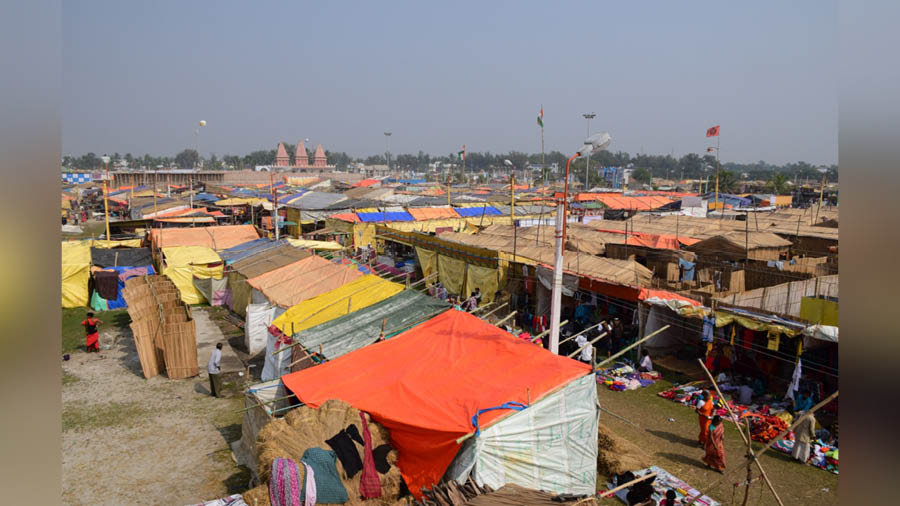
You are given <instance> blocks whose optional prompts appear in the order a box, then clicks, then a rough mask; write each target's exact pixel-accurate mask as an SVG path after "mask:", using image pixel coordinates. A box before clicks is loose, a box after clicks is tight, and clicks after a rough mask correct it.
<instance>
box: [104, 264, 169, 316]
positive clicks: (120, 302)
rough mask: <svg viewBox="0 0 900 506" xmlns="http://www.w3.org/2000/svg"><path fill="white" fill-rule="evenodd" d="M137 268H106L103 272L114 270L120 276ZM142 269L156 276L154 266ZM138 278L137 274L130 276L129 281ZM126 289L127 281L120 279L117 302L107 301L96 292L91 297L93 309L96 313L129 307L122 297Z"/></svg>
mask: <svg viewBox="0 0 900 506" xmlns="http://www.w3.org/2000/svg"><path fill="white" fill-rule="evenodd" d="M136 268H137V267H127V266H126V267H122V266H120V267H105V268H104V269H103V270H105V271H110V270H114V271H116V272H117V273H119V274H122V273H123V272H125V271H127V270H131V269H136ZM140 268H142V269H146V270H147V274H148V275H150V276H152V275H154V274H156V271H154V270H153V266H152V265H145V266H141V267H140ZM135 276H137V274H135V275H132V276H128V279H131V278H133V277H135ZM124 289H125V281H122V280H121V279H119V282H118V286H117V287H116V299H115V300H106V299H104V298H102V297H100V295H99V294H98V293H97V290H94V291H93V292H94V293H93V294H92V295H91V309H93V310H94V311H109V310H112V309H122V308H124V307H128V304H126V303H125V298H124V297H122V290H124Z"/></svg>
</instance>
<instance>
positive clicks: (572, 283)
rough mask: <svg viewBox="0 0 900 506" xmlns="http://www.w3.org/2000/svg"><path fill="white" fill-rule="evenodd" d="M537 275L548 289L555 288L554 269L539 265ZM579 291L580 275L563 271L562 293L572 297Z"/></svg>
mask: <svg viewBox="0 0 900 506" xmlns="http://www.w3.org/2000/svg"><path fill="white" fill-rule="evenodd" d="M537 276H538V279H539V280H540V281H541V284H542V285H544V287H545V288H546V289H547V290H551V291H552V290H553V270H552V269H548V268H546V267H544V266H542V265H538V266H537ZM577 291H578V276H574V275H572V274H566V273H565V272H564V273H563V279H562V294H563V295H565V296H566V297H572V296H574V295H575V292H577Z"/></svg>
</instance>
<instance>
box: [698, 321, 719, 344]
mask: <svg viewBox="0 0 900 506" xmlns="http://www.w3.org/2000/svg"><path fill="white" fill-rule="evenodd" d="M715 328H716V319H715V318H713V317H707V316H704V317H703V334H702V336H701V339H702V340H703V342H704V343H711V342H712V341H713V332H714V330H715Z"/></svg>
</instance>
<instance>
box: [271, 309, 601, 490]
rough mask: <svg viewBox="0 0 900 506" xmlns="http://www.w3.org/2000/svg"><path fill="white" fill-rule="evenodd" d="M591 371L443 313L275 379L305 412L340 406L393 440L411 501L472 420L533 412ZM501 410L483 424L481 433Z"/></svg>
mask: <svg viewBox="0 0 900 506" xmlns="http://www.w3.org/2000/svg"><path fill="white" fill-rule="evenodd" d="M589 372H590V366H589V365H587V364H583V363H581V362H578V361H576V360H572V359H570V358H566V357H562V356H558V355H554V354H553V353H550V352H549V351H547V350H544V349H542V348H540V347H538V346H537V345H534V344H531V343H528V342H526V341H523V340H521V339H517V338H515V337H513V336H512V335H510V334H509V333H507V332H505V331H503V330H501V329H499V328H497V327H495V326H493V325H490V324H488V323H486V322H484V321H482V320H480V319H478V318H476V317H474V316H472V315H470V314H468V313H465V312H462V311H457V310H454V309H451V310H449V311H446V312H444V313H442V314H440V315H438V316H436V317H434V318H432V319H431V320H428V321H427V322H425V323H422V324H420V325H418V326H416V327H414V328H412V329H410V330H407V331H406V332H403V333H402V334H399V335H397V336H396V337H393V338H391V339H388V340H387V341H384V342H381V343H376V344H373V345H370V346H367V347H365V348H362V349H360V350H357V351H354V352H353V353H348V354H346V355H343V356H341V357H338V358H337V359H335V360H333V361H330V362H326V363H324V364H322V365H318V366H315V367H311V368H309V369H304V370H302V371H299V372H296V373H292V374H288V375H285V376H282V377H281V380H282V381H283V382H284V384H285V386H287V388H289V389H290V390H291V392H293V393H294V394H295V395H296V396H297V398H298V399H299V400H300V401H302V402H303V403H305V404H306V405H308V406H311V407H313V408H316V407H318V406H319V405H321V404H322V403H323V402H325V401H326V400H328V399H340V400H342V401H344V402H347V403H349V404H351V405H352V406H353V407H355V408H356V409H359V410H361V411H366V412H368V413H369V414H370V415H371V416H372V418H373V419H374V420H375V421H376V422H378V423H380V424H381V425H383V426H385V427H386V428H387V429H388V430H389V431H390V433H391V444H392V446H394V448H396V449H397V453H398V455H399V457H398V463H397V464H398V466H399V467H400V471H401V473H402V474H403V478H404V480H406V483H407V485H408V486H409V489H410V491H412V493H413V495H414V496H415V497H421V489H422V487H428V488H430V487H431V486H432V485H434V484H435V483H437V482H438V481H439V480H440V479H441V476H442V475H443V474H444V471H445V470H446V469H447V466H448V465H449V464H450V462H451V461H452V460H453V458H454V457H455V456H456V454H457V452H458V451H459V448H460V445H459V444H457V443H456V439H457V438H459V437H461V436H464V435H466V434H468V433H470V432H472V431H474V427H473V426H472V416H473V415H475V413H476V411H478V410H479V409H484V408H491V407H496V406H500V405H501V404H503V403H506V402H511V401H514V402H520V403H522V404H526V403H528V402H529V398H530V401H531V402H532V403H534V402H535V401H536V400H538V399H540V398H542V397H543V396H545V395H546V394H549V393H550V392H552V391H554V390H555V389H556V388H558V387H560V386H563V385H565V384H567V383H569V382H571V381H572V380H574V379H576V378H579V377H581V376H584V375H585V374H588V373H589ZM507 414H509V410H494V411H488V412H486V413H483V414H481V415H480V416H479V417H478V424H479V426H480V427H481V428H482V429H483V428H485V427H487V426H488V425H490V424H491V423H492V422H494V421H496V420H497V419H498V418H500V417H501V416H504V415H507Z"/></svg>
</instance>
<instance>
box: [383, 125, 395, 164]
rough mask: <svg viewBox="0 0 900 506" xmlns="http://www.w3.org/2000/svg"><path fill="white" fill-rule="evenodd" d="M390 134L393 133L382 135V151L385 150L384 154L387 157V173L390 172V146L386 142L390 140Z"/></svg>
mask: <svg viewBox="0 0 900 506" xmlns="http://www.w3.org/2000/svg"><path fill="white" fill-rule="evenodd" d="M392 133H393V132H385V133H384V149H385V154H386V155H387V166H388V172H390V170H391V145H390V143H389V142H388V141H389V140H390V137H391V134H392Z"/></svg>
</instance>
